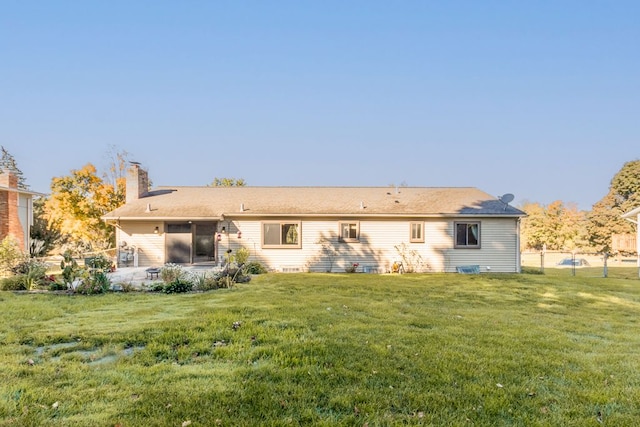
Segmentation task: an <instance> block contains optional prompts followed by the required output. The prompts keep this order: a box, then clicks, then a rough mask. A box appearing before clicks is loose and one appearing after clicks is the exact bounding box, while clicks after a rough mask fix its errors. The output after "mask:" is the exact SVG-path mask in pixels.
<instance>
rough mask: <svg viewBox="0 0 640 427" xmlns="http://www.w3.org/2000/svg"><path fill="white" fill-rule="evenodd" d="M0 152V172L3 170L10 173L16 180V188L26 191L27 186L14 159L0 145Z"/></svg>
mask: <svg viewBox="0 0 640 427" xmlns="http://www.w3.org/2000/svg"><path fill="white" fill-rule="evenodd" d="M0 151H1V153H2V156H1V157H0V172H3V171H5V170H8V171H10V172H12V173H13V174H14V175H15V176H16V177H17V178H18V188H20V189H21V190H28V189H29V186H28V185H27V184H26V182H25V178H24V176H23V174H22V171H21V170H20V169H19V168H18V165H17V164H16V159H14V158H13V156H12V155H11V153H9V152H8V151H7V150H6V149H5V148H4V147H3V146H2V145H0Z"/></svg>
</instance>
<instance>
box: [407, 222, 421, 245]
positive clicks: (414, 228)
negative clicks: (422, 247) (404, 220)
mask: <svg viewBox="0 0 640 427" xmlns="http://www.w3.org/2000/svg"><path fill="white" fill-rule="evenodd" d="M409 233H410V235H409V241H410V242H411V243H423V242H424V227H423V223H422V222H412V223H411V224H410V225H409Z"/></svg>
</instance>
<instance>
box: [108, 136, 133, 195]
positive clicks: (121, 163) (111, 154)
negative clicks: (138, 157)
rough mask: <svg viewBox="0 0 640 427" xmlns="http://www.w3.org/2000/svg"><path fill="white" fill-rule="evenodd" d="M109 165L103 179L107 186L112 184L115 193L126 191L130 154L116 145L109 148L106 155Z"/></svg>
mask: <svg viewBox="0 0 640 427" xmlns="http://www.w3.org/2000/svg"><path fill="white" fill-rule="evenodd" d="M105 157H106V159H107V165H106V168H105V172H104V173H103V174H102V178H103V179H104V180H105V182H106V183H107V184H111V185H112V186H113V188H114V192H115V193H120V192H124V191H125V190H126V186H127V183H126V180H127V165H128V164H129V153H128V152H127V151H125V150H121V149H118V147H116V146H115V145H111V146H109V148H108V149H107V153H106V155H105Z"/></svg>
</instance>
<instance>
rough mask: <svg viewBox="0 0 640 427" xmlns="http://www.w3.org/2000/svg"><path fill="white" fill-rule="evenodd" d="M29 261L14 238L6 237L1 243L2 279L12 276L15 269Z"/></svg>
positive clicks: (0, 271) (0, 265) (0, 273)
mask: <svg viewBox="0 0 640 427" xmlns="http://www.w3.org/2000/svg"><path fill="white" fill-rule="evenodd" d="M27 259H28V257H27V255H26V254H25V253H24V252H22V250H20V246H19V245H18V242H17V241H16V239H15V238H14V237H12V236H7V237H5V238H4V239H2V242H0V277H7V276H11V275H12V273H13V270H14V269H15V267H16V266H17V265H19V264H20V263H22V262H24V261H26V260H27Z"/></svg>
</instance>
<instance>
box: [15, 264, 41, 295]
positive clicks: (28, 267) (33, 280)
mask: <svg viewBox="0 0 640 427" xmlns="http://www.w3.org/2000/svg"><path fill="white" fill-rule="evenodd" d="M47 268H48V267H47V264H45V263H43V262H40V261H37V260H35V259H25V260H24V261H22V262H21V263H19V264H18V265H16V266H14V267H13V268H12V271H13V272H14V273H15V274H16V275H19V276H23V277H24V283H25V286H26V287H27V289H30V290H31V289H37V288H39V287H41V286H43V285H45V284H46V283H47V282H48V280H47V279H48V277H47V274H46V273H47Z"/></svg>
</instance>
